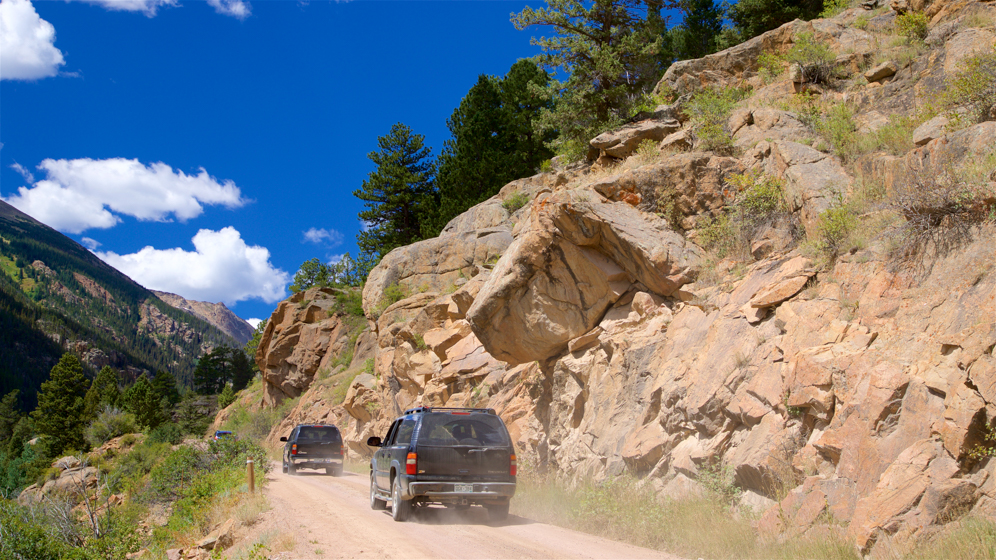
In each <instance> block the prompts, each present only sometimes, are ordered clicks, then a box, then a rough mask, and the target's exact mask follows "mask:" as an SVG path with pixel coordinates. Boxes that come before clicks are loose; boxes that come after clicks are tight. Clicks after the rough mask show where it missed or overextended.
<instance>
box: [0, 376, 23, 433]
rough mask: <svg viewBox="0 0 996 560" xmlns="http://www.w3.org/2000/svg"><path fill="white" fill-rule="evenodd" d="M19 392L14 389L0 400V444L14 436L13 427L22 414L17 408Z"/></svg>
mask: <svg viewBox="0 0 996 560" xmlns="http://www.w3.org/2000/svg"><path fill="white" fill-rule="evenodd" d="M20 393H21V391H19V390H17V389H14V390H13V391H11V392H9V393H7V394H6V395H4V396H3V398H2V399H0V442H5V441H7V440H8V439H10V436H12V435H13V434H14V426H16V425H17V422H18V420H20V419H21V417H22V416H24V414H22V413H21V410H20V409H19V408H18V406H17V397H18V395H19V394H20Z"/></svg>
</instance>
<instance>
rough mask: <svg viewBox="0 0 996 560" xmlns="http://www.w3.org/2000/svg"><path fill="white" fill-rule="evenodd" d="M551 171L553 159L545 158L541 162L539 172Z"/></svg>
mask: <svg viewBox="0 0 996 560" xmlns="http://www.w3.org/2000/svg"><path fill="white" fill-rule="evenodd" d="M551 171H553V161H552V160H549V159H545V160H543V161H542V162H541V163H540V166H539V172H540V173H549V172H551Z"/></svg>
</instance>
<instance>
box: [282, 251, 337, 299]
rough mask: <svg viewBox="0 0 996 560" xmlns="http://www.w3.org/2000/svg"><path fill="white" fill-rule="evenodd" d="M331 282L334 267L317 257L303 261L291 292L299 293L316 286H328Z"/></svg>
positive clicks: (295, 275)
mask: <svg viewBox="0 0 996 560" xmlns="http://www.w3.org/2000/svg"><path fill="white" fill-rule="evenodd" d="M331 282H332V267H331V266H329V265H327V264H325V263H323V262H321V261H320V260H318V259H317V258H315V259H311V260H307V261H304V262H303V263H301V268H299V269H297V273H296V274H294V282H293V283H291V285H290V286H289V288H290V291H291V292H293V293H297V292H303V291H304V290H307V289H308V288H313V287H316V286H328V285H329V284H330V283H331Z"/></svg>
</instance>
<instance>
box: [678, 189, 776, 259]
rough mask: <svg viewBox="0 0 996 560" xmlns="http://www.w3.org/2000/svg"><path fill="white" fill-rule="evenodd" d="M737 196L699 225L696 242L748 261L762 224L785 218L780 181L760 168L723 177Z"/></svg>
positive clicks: (719, 253)
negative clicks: (720, 210)
mask: <svg viewBox="0 0 996 560" xmlns="http://www.w3.org/2000/svg"><path fill="white" fill-rule="evenodd" d="M726 184H727V186H728V187H730V188H732V189H735V191H736V193H737V194H736V198H735V200H734V201H733V203H732V204H730V205H728V206H726V207H725V208H724V209H723V212H722V213H720V214H719V215H717V216H714V217H712V218H708V219H706V220H704V221H703V222H702V223H701V224H700V228H699V232H698V241H699V243H700V244H701V245H702V246H703V247H705V248H707V249H709V250H711V251H712V252H714V253H715V254H716V255H717V256H719V257H725V256H734V257H735V258H737V259H740V260H749V259H750V258H751V255H750V244H751V241H752V240H753V237H754V236H755V235H756V234H757V232H758V231H760V230H761V229H762V228H763V227H765V226H767V225H770V224H772V223H774V222H775V221H776V220H778V219H779V218H787V217H789V216H790V213H789V212H787V210H786V208H785V202H784V194H783V188H784V185H783V182H782V181H781V180H779V179H777V178H775V177H772V176H770V175H767V174H764V173H762V172H760V171H756V170H753V171H748V172H746V173H741V174H733V175H730V176H728V177H727V178H726Z"/></svg>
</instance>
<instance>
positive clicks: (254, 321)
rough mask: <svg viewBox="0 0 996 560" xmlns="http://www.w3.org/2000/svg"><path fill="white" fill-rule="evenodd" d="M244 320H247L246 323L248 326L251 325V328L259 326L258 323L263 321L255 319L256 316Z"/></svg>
mask: <svg viewBox="0 0 996 560" xmlns="http://www.w3.org/2000/svg"><path fill="white" fill-rule="evenodd" d="M246 322H247V323H249V325H250V326H251V327H252V328H254V329H256V328H259V324H260V323H262V322H263V320H262V319H256V318H255V317H254V318H252V319H246Z"/></svg>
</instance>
